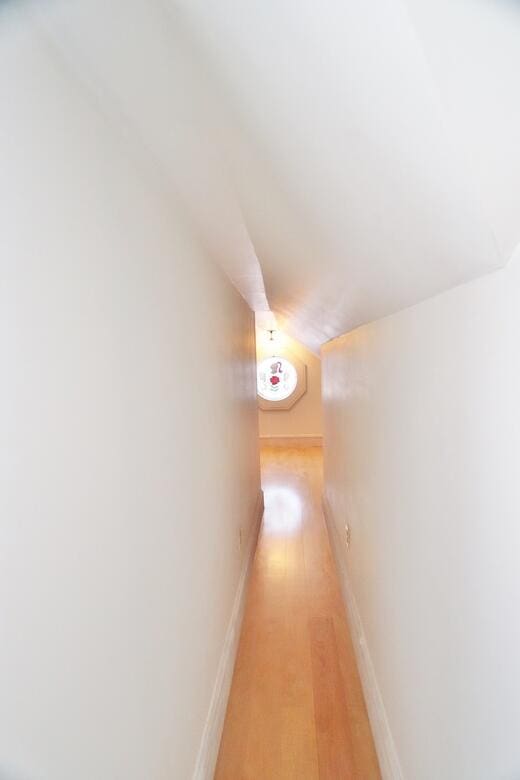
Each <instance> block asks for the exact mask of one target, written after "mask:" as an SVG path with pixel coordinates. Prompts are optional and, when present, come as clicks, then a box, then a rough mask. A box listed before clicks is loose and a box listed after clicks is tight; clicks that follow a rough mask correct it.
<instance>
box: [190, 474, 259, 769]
mask: <svg viewBox="0 0 520 780" xmlns="http://www.w3.org/2000/svg"><path fill="white" fill-rule="evenodd" d="M263 514H264V494H263V491H262V490H260V492H259V494H258V499H257V502H256V507H255V518H254V525H253V528H252V530H251V533H250V535H249V539H248V541H247V548H246V550H245V551H244V559H243V566H242V571H241V573H240V579H239V581H238V587H237V592H236V596H235V601H234V604H233V610H232V612H231V618H230V621H229V624H228V629H227V631H226V637H225V639H224V646H223V648H222V653H221V656H220V661H219V665H218V670H217V678H216V680H215V685H214V687H213V693H212V695H211V701H210V705H209V710H208V716H207V718H206V723H205V726H204V732H203V734H202V739H201V743H200V748H199V753H198V756H197V763H196V765H195V771H194V773H193V780H213V776H214V774H215V766H216V763H217V758H218V751H219V747H220V739H221V737H222V730H223V728H224V719H225V717H226V708H227V703H228V698H229V692H230V690H231V682H232V679H233V670H234V668H235V659H236V654H237V650H238V641H239V639H240V629H241V627H242V618H243V616H244V608H245V603H246V593H247V583H248V581H249V574H250V572H251V564H252V562H253V558H254V555H255V550H256V543H257V539H258V532H259V530H260V525H261V522H262V516H263Z"/></svg>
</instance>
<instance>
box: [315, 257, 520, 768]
mask: <svg viewBox="0 0 520 780" xmlns="http://www.w3.org/2000/svg"><path fill="white" fill-rule="evenodd" d="M519 334H520V258H519V257H518V256H517V258H516V260H515V261H514V262H513V263H512V264H511V265H510V266H509V267H508V268H507V269H506V270H504V271H500V272H497V273H495V274H493V275H490V276H487V277H483V278H482V279H480V280H478V281H476V282H473V283H471V284H468V285H465V286H463V287H459V288H457V289H454V290H452V291H450V292H447V293H445V294H443V295H441V296H439V297H436V298H434V299H431V300H428V301H426V302H425V303H422V304H419V305H417V306H415V307H413V308H410V309H408V310H406V311H403V312H401V313H399V314H396V315H394V316H392V317H389V318H386V319H383V320H380V321H378V322H375V323H373V324H371V325H368V326H365V327H363V328H360V329H359V330H356V331H354V332H352V333H350V334H348V335H346V336H344V337H341V338H339V339H337V340H335V341H332V342H331V343H329V344H327V345H326V346H325V347H324V348H323V352H322V362H323V369H324V388H323V396H324V405H325V422H324V429H325V431H324V436H325V474H326V496H327V499H328V502H329V505H330V507H331V510H332V514H333V517H334V522H335V523H336V524H337V527H338V530H339V532H340V534H341V533H344V524H345V522H348V523H349V524H350V526H351V537H352V542H351V547H350V550H349V552H348V553H345V552H344V550H345V548H344V547H342V548H341V551H340V554H343V555H346V557H347V558H348V568H349V572H350V578H351V581H352V587H353V591H354V594H355V599H356V601H357V606H358V609H359V612H360V615H361V619H362V623H363V628H364V632H365V635H366V640H367V645H368V650H369V653H370V656H371V659H372V662H373V665H374V668H375V673H376V677H377V681H378V684H379V688H380V691H381V694H382V698H383V701H384V705H385V708H386V713H387V716H388V721H389V725H390V729H391V731H392V734H393V738H394V741H395V744H396V747H397V752H398V755H399V758H400V761H401V764H402V770H403V775H404V777H405V778H406V780H439V778H442V780H492V779H493V780H495V779H496V780H498V778H504V779H505V778H511V780H512V779H513V778H517V777H520V742H519V740H518V724H519V723H520V674H519V658H520V616H519V603H520V566H519V560H520V523H519V517H520V479H519V474H518V464H519V462H520V406H519V404H520V350H519Z"/></svg>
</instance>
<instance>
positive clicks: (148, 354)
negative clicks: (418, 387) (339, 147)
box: [0, 16, 259, 780]
mask: <svg viewBox="0 0 520 780" xmlns="http://www.w3.org/2000/svg"><path fill="white" fill-rule="evenodd" d="M1 22H2V25H1V27H0V66H1V67H0V83H1V94H2V101H1V105H0V112H1V120H0V155H1V169H2V175H1V177H0V215H1V216H0V220H1V228H0V235H1V237H2V238H1V242H2V252H1V258H0V278H1V283H0V361H1V362H0V365H1V367H2V372H1V375H2V380H1V383H0V481H1V484H0V518H1V522H0V634H1V636H0V691H1V695H0V777H1V778H2V780H7V779H9V780H11V778H15V779H16V780H36V779H38V780H71V778H74V780H116V778H117V779H119V780H123V778H124V780H162V779H164V780H166V779H168V780H171V778H183V779H184V778H186V779H187V778H189V777H190V776H191V773H192V771H193V768H194V765H195V760H196V755H197V750H198V747H199V743H200V739H201V735H202V731H203V727H204V722H205V718H206V715H207V712H208V707H209V702H210V697H211V692H212V687H213V684H214V681H215V676H216V672H217V665H218V661H219V657H220V653H221V649H222V645H223V641H224V635H225V632H226V628H227V625H228V621H229V618H230V614H231V609H232V604H233V600H234V597H235V591H236V587H237V582H238V578H239V573H240V569H241V563H242V562H241V553H240V549H239V527H240V526H242V528H243V532H244V534H246V533H247V532H248V531H249V530H250V527H251V523H252V522H253V516H254V509H255V502H256V500H257V496H258V490H259V472H258V452H257V438H258V424H257V409H256V393H255V390H256V388H255V351H254V349H255V347H254V324H253V319H252V315H251V312H250V311H249V309H248V307H247V306H246V305H245V304H244V302H243V301H242V299H241V298H240V297H239V296H238V294H237V293H236V291H235V290H234V288H232V287H231V286H230V284H229V283H228V282H227V280H226V279H225V278H224V277H223V276H222V274H221V272H220V271H218V270H216V268H215V267H214V265H213V264H212V263H210V262H209V261H208V259H207V258H206V257H204V255H203V253H202V252H201V250H200V249H199V248H198V245H197V243H196V241H195V240H194V239H193V238H192V237H191V236H190V233H189V231H188V230H187V229H186V228H185V227H183V226H182V224H181V222H180V220H179V218H178V214H176V213H175V211H174V208H173V206H174V204H173V203H171V202H168V201H167V199H166V197H165V196H163V195H160V194H159V192H158V191H155V190H154V189H153V187H152V186H151V184H150V182H148V181H146V179H145V178H144V176H142V175H141V174H140V173H139V172H138V171H137V169H135V168H134V167H133V165H132V164H131V163H130V162H129V160H128V159H127V158H126V154H125V151H124V143H123V141H122V139H120V138H117V137H116V136H115V135H114V136H112V133H111V130H110V128H109V126H108V125H107V124H106V123H105V120H104V119H103V117H102V116H101V115H100V114H98V113H97V111H96V110H95V108H94V106H93V105H91V104H90V103H89V99H88V97H87V94H86V93H85V94H83V93H82V91H81V89H80V88H79V86H78V85H77V84H76V83H75V82H74V81H73V80H72V79H71V78H69V76H68V74H67V72H66V71H65V70H63V69H62V66H61V64H60V62H59V59H55V57H54V54H53V52H52V50H51V49H50V48H49V47H48V46H47V44H45V43H44V42H42V41H41V40H40V38H39V37H38V36H37V35H35V34H34V35H33V34H31V33H29V32H27V31H26V30H22V29H21V28H19V27H18V26H17V25H16V24H15V23H14V21H12V20H10V18H9V17H6V16H2V17H1Z"/></svg>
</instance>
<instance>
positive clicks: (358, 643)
mask: <svg viewBox="0 0 520 780" xmlns="http://www.w3.org/2000/svg"><path fill="white" fill-rule="evenodd" d="M322 505H323V514H324V516H325V522H326V524H327V530H328V533H329V540H330V545H331V547H332V552H333V555H334V559H335V561H336V568H337V571H338V575H339V580H340V583H341V592H342V595H343V601H344V603H345V609H346V613H347V619H348V623H349V626H350V631H351V634H352V643H353V645H354V652H355V654H356V660H357V665H358V671H359V676H360V678H361V684H362V686H363V692H364V694H365V702H366V705H367V710H368V717H369V720H370V725H371V727H372V734H373V737H374V743H375V746H376V751H377V757H378V759H379V767H380V769H381V775H382V777H383V780H403V773H402V769H401V765H400V762H399V757H398V755H397V749H396V746H395V742H394V739H393V736H392V732H391V730H390V725H389V723H388V718H387V716H386V710H385V706H384V702H383V698H382V696H381V691H380V690H379V685H378V682H377V677H376V673H375V669H374V666H373V664H372V659H371V657H370V651H369V648H368V645H367V641H366V637H365V631H364V628H363V624H362V622H361V615H360V614H359V610H358V607H357V604H356V598H355V596H354V591H353V590H352V586H351V583H350V579H349V574H348V568H347V563H346V561H345V557H344V555H343V554H342V546H341V542H340V539H339V534H338V526H337V524H336V523H335V518H334V516H333V512H332V509H331V506H330V503H329V501H328V499H327V496H326V495H325V494H323V497H322Z"/></svg>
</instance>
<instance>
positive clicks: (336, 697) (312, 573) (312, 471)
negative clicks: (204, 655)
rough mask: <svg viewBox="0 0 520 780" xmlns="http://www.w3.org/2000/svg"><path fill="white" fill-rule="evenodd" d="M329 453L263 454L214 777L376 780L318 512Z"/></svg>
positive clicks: (278, 451)
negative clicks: (259, 504) (260, 503)
mask: <svg viewBox="0 0 520 780" xmlns="http://www.w3.org/2000/svg"><path fill="white" fill-rule="evenodd" d="M321 474H322V460H321V449H319V448H314V447H313V448H309V449H306V450H301V449H300V450H296V449H277V448H273V449H269V448H266V449H264V450H263V452H262V481H263V488H264V491H265V504H266V510H265V515H264V522H263V526H262V530H261V534H260V539H259V543H258V549H257V552H256V557H255V561H254V565H253V571H252V576H251V580H250V585H249V593H248V601H247V606H246V613H245V618H244V624H243V628H242V635H241V639H240V646H239V650H238V657H237V662H236V667H235V673H234V677H233V685H232V690H231V696H230V700H229V705H228V711H227V715H226V722H225V726H224V733H223V736H222V742H221V746H220V754H219V759H218V764H217V770H216V774H215V778H216V779H217V780H246V778H247V780H286V779H287V778H291V780H314V778H320V780H343V778H355V779H356V780H376V778H380V773H379V769H378V765H377V759H376V755H375V752H374V746H373V742H372V736H371V733H370V726H369V723H368V719H367V714H366V709H365V704H364V700H363V694H362V690H361V685H360V681H359V677H358V673H357V670H356V663H355V658H354V652H353V649H352V644H351V641H350V636H349V632H348V628H347V623H346V619H345V610H344V607H343V602H342V599H341V595H340V591H339V583H338V580H337V575H336V570H335V565H334V562H333V559H332V555H331V551H330V547H329V542H328V537H327V531H326V526H325V522H324V519H323V514H322V511H321V484H322V476H321Z"/></svg>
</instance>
